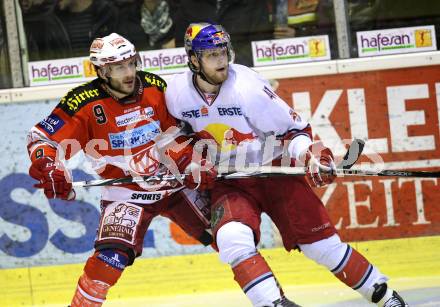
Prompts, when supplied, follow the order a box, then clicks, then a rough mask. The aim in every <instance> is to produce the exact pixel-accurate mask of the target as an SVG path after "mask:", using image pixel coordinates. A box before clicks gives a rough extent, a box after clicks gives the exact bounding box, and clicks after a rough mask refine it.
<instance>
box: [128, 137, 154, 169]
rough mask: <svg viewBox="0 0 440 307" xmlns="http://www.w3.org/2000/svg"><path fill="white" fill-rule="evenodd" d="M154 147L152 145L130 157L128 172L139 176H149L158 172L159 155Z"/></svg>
mask: <svg viewBox="0 0 440 307" xmlns="http://www.w3.org/2000/svg"><path fill="white" fill-rule="evenodd" d="M154 146H155V145H154V144H153V145H151V146H149V147H147V148H145V149H143V150H141V151H139V152H138V153H136V154H134V155H133V156H132V157H131V159H130V161H129V163H128V167H129V168H130V171H132V172H134V173H135V174H137V175H139V176H150V175H153V174H155V173H156V172H157V171H158V169H159V166H160V162H159V153H158V152H157V150H156V149H155V147H154Z"/></svg>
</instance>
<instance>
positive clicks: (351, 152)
mask: <svg viewBox="0 0 440 307" xmlns="http://www.w3.org/2000/svg"><path fill="white" fill-rule="evenodd" d="M364 145H365V143H364V141H362V140H360V139H354V140H353V142H352V143H351V144H350V147H349V148H348V150H347V152H346V153H345V155H344V157H343V159H342V161H341V163H340V164H339V165H338V168H341V169H349V168H351V166H352V165H353V164H355V163H356V161H357V160H358V158H359V156H360V155H361V153H362V150H363V148H364ZM270 168H271V169H273V170H274V172H273V173H271V171H270V170H269V169H268V167H258V168H246V172H245V173H243V172H231V173H225V174H219V175H218V179H236V178H248V177H267V176H271V175H273V176H286V175H290V176H292V175H294V174H293V173H292V172H295V175H298V176H301V175H305V169H304V168H299V167H284V168H276V167H270ZM184 178H185V174H180V179H181V180H183V179H184ZM176 180H178V177H177V176H175V175H172V174H166V175H155V176H139V177H122V178H115V179H96V180H87V181H77V182H72V186H73V187H99V186H109V185H121V184H127V183H139V182H146V183H155V184H157V183H158V182H169V181H176Z"/></svg>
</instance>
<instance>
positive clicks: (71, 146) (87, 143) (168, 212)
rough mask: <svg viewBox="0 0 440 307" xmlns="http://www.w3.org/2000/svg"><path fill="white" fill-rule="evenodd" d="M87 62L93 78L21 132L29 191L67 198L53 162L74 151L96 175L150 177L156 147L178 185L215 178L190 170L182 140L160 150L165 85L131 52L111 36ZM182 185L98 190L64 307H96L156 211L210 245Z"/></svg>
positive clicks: (63, 174) (60, 168) (166, 120)
mask: <svg viewBox="0 0 440 307" xmlns="http://www.w3.org/2000/svg"><path fill="white" fill-rule="evenodd" d="M90 61H91V62H92V64H93V65H94V67H95V69H96V71H97V74H98V78H96V79H94V80H93V81H91V82H89V83H86V84H83V85H80V86H78V87H76V88H74V89H72V90H71V91H69V92H68V93H67V94H66V95H65V96H64V97H63V98H62V99H61V101H60V102H59V104H58V105H57V106H56V107H55V109H54V110H53V111H52V113H50V115H49V116H48V117H46V118H45V119H44V120H42V121H41V122H40V123H38V124H37V125H36V126H35V127H33V128H32V129H31V131H30V133H29V136H28V151H29V156H30V158H31V161H32V165H31V167H30V169H29V173H30V176H32V177H33V178H35V179H36V180H38V181H39V183H38V184H37V185H36V187H38V188H42V189H44V193H45V195H46V196H47V197H48V198H61V199H64V200H73V199H74V198H75V191H74V190H73V189H72V183H71V180H70V175H69V173H68V171H67V170H66V168H65V167H64V164H63V162H62V161H63V160H62V159H59V157H60V156H65V157H66V158H70V157H71V156H73V155H74V154H75V153H76V152H78V151H79V150H83V151H84V152H85V154H86V155H87V156H88V157H89V158H91V159H92V161H94V164H96V165H97V171H98V172H99V174H100V176H101V177H103V178H119V177H125V176H128V175H155V174H158V173H160V172H163V171H167V169H166V168H164V165H163V164H161V162H162V160H161V159H160V148H159V147H160V146H162V145H163V148H162V151H166V153H167V158H168V160H167V159H165V160H167V161H173V162H174V166H175V167H177V169H178V171H180V172H186V173H188V176H186V177H185V181H184V183H185V185H187V186H189V187H191V188H196V187H197V188H199V189H204V188H206V187H209V186H210V184H211V183H212V182H213V180H214V179H215V176H216V173H215V171H214V170H212V169H211V170H206V171H202V172H200V173H197V172H193V171H196V170H197V168H198V167H200V164H203V163H199V164H198V163H196V162H193V161H192V155H193V150H192V147H191V146H190V145H187V146H184V145H182V144H186V143H188V142H186V143H185V142H183V141H185V140H186V138H185V137H183V136H181V137H179V136H177V138H176V135H174V134H173V135H172V138H171V139H172V140H173V141H176V140H179V144H180V145H181V146H180V148H178V149H177V147H179V146H177V147H172V150H166V148H168V149H170V148H169V147H166V146H169V144H166V140H167V138H166V137H162V136H163V135H164V133H162V132H167V133H169V132H168V131H170V130H169V128H170V127H175V126H176V122H175V119H174V118H173V117H172V116H170V114H169V113H168V112H167V109H166V105H165V101H164V92H165V89H166V83H165V81H164V80H162V79H161V78H160V77H158V76H156V75H154V74H151V73H147V72H142V71H139V69H138V68H139V61H140V59H139V56H138V54H137V52H136V50H135V47H134V46H133V45H132V44H131V43H130V42H129V41H128V40H126V39H125V38H124V37H122V36H120V35H118V34H116V33H112V34H110V35H109V36H106V37H103V38H97V39H95V40H94V41H93V43H92V45H91V48H90ZM172 131H177V130H172ZM173 133H174V132H173ZM161 137H162V138H161ZM158 139H159V140H160V142H162V144H161V145H160V144H159V141H156V140H158ZM182 142H183V143H182ZM168 143H169V142H168ZM173 144H177V143H173ZM159 145H160V146H159ZM164 148H165V149H164ZM171 166H173V165H171ZM183 188H184V186H182V185H181V184H180V183H176V184H174V183H170V184H163V185H158V184H156V185H153V186H149V185H145V184H139V185H137V184H126V185H118V186H106V187H103V190H102V201H101V220H100V225H99V229H98V233H97V238H96V241H95V251H94V253H93V255H92V256H91V257H90V258H89V259H88V260H87V262H86V264H85V267H84V272H83V274H82V276H81V277H80V278H79V281H78V286H77V289H76V292H75V294H74V297H73V299H72V303H71V306H72V307H84V306H93V307H95V306H101V305H102V304H103V302H104V301H105V298H106V295H107V292H108V290H109V288H110V287H111V286H113V285H114V284H115V283H116V282H117V280H118V279H119V277H120V276H121V274H122V272H123V270H124V268H125V267H126V266H129V265H131V264H133V261H134V260H135V258H136V257H138V256H140V255H141V253H142V247H143V239H144V235H145V233H146V231H147V228H148V226H149V224H150V222H151V220H152V219H153V218H154V217H155V216H157V215H159V214H160V215H163V216H166V217H169V218H170V219H171V220H173V221H174V222H176V223H177V224H178V225H179V226H180V227H181V228H182V229H184V230H185V231H186V232H187V233H188V234H190V235H191V236H193V237H194V238H196V239H198V240H199V241H201V242H202V243H204V244H205V245H209V244H210V243H211V242H212V239H211V236H210V235H209V233H208V232H206V230H205V229H206V227H207V225H206V224H205V223H203V221H202V219H200V218H199V217H198V216H197V215H196V213H195V212H194V211H193V209H192V208H190V207H189V203H188V202H187V200H188V199H187V198H186V197H184V196H183V194H182V192H179V191H181V190H182V189H183Z"/></svg>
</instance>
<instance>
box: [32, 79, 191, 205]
mask: <svg viewBox="0 0 440 307" xmlns="http://www.w3.org/2000/svg"><path fill="white" fill-rule="evenodd" d="M136 82H137V89H136V91H137V94H136V95H134V96H133V97H132V98H124V99H121V100H118V99H116V98H114V97H112V95H111V93H110V92H108V91H106V90H105V86H104V85H103V84H102V81H101V80H100V79H95V80H93V81H91V82H89V83H85V84H83V85H80V86H78V87H76V88H74V89H72V90H71V91H69V92H68V93H67V94H66V95H65V96H64V97H63V98H62V99H61V100H60V102H59V103H58V105H57V106H56V107H55V109H54V110H53V111H52V113H51V114H50V115H49V116H48V117H46V118H45V119H43V120H42V121H41V122H40V123H38V124H37V125H35V126H34V127H33V128H32V129H31V131H30V133H29V136H28V151H29V155H30V157H31V160H32V161H33V160H34V159H36V158H38V157H40V156H44V155H50V156H52V157H54V156H55V154H56V148H57V146H58V145H61V147H62V148H63V150H64V151H65V156H66V158H67V159H68V158H70V157H71V156H73V155H74V154H75V153H76V152H78V151H79V150H83V151H84V152H85V154H86V156H87V157H89V158H92V161H93V164H94V165H95V166H96V167H95V168H96V171H97V173H98V174H99V175H100V176H101V177H103V178H119V177H125V176H129V175H154V174H157V173H158V172H159V171H161V170H163V166H162V165H161V164H160V162H159V161H158V156H157V151H156V149H155V147H154V142H153V140H154V139H155V138H156V137H157V136H158V135H159V134H161V132H162V131H166V130H167V129H168V128H169V127H171V126H177V124H176V120H175V119H174V118H173V117H172V116H171V115H170V114H169V113H168V111H167V108H166V104H165V95H164V92H165V90H166V82H165V81H164V80H163V79H162V78H160V77H159V76H157V75H154V74H151V73H147V72H138V73H137V81H136ZM127 100H128V101H127ZM183 152H184V151H180V152H179V155H180V154H181V153H183ZM176 158H178V155H177V156H175V157H173V159H176ZM142 187H143V188H144V189H143V188H141V187H140V186H138V185H125V186H117V187H104V189H103V199H105V200H111V201H116V200H118V201H124V200H127V199H131V200H132V201H135V202H137V201H139V202H146V203H151V202H155V201H158V200H160V199H162V198H163V197H164V196H165V195H167V194H169V193H170V192H173V191H176V190H177V189H180V188H181V187H175V186H174V187H168V191H158V192H154V193H147V194H143V193H134V192H135V191H137V192H140V191H143V190H145V189H146V188H145V186H142ZM162 190H163V189H162Z"/></svg>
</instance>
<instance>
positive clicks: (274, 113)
mask: <svg viewBox="0 0 440 307" xmlns="http://www.w3.org/2000/svg"><path fill="white" fill-rule="evenodd" d="M194 82H195V81H194V80H193V73H192V72H187V73H183V74H178V75H175V76H174V77H173V78H172V79H171V81H170V82H169V83H168V89H167V91H166V96H165V98H166V103H167V107H168V110H169V112H170V113H171V114H172V115H173V116H174V117H175V118H177V119H179V120H181V121H183V122H185V123H187V124H189V125H190V127H191V128H192V130H193V132H195V133H196V135H197V136H198V137H200V138H201V139H205V140H206V139H211V140H213V141H215V143H216V144H217V146H218V148H219V149H220V150H218V151H217V155H216V158H217V163H218V162H219V161H220V162H222V163H224V161H226V160H227V161H229V162H228V163H227V164H228V165H231V166H232V165H233V164H234V163H235V164H237V163H239V162H238V160H241V161H242V160H243V159H245V160H246V161H245V164H246V165H249V164H250V163H252V165H255V164H258V165H261V164H266V163H268V162H270V161H272V160H273V159H275V158H277V157H279V156H280V155H281V154H282V152H283V148H282V146H276V147H274V146H272V145H268V143H274V142H273V140H275V138H276V139H277V140H283V139H298V140H299V139H301V142H300V143H301V146H299V147H301V149H304V147H308V145H310V143H311V130H310V126H309V125H308V123H307V122H305V121H303V120H302V119H301V117H300V116H299V115H298V114H297V113H295V111H294V110H293V109H292V108H290V107H289V106H288V105H287V103H286V102H285V101H283V100H282V99H281V98H280V97H278V95H276V94H275V93H274V91H273V90H272V88H271V86H270V84H269V83H268V82H267V81H266V80H264V79H263V78H262V77H260V76H259V75H258V74H257V73H256V72H255V71H253V70H251V69H249V68H247V67H245V66H242V65H238V64H231V65H229V75H228V79H227V80H226V81H225V82H224V83H223V84H222V85H221V88H220V91H219V93H218V94H217V96H216V97H208V98H207V95H206V94H205V93H202V92H200V90H199V89H198V87H196V86H195V83H194ZM298 136H301V137H299V138H298ZM269 137H270V138H269ZM270 139H271V142H269V140H270ZM278 144H281V142H279V141H278ZM297 147H298V146H297ZM242 154H244V155H242ZM291 154H293V155H295V154H296V153H295V152H293V153H292V152H291ZM243 157H245V158H243ZM241 163H242V162H241ZM235 166H237V165H235ZM243 166H244V165H243Z"/></svg>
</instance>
